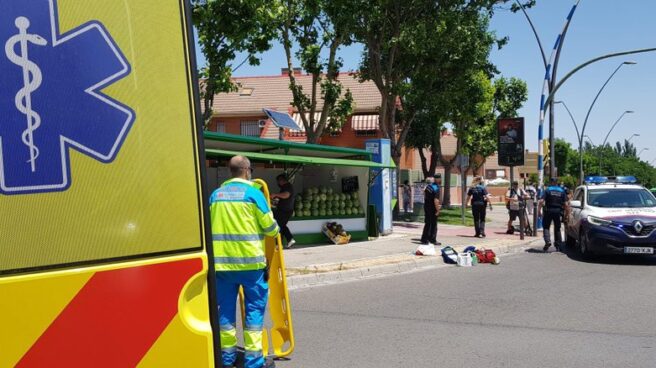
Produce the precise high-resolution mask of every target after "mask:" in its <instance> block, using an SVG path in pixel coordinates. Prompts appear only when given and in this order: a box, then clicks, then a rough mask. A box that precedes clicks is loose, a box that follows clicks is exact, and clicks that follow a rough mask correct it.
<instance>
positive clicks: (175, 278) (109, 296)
mask: <svg viewBox="0 0 656 368" xmlns="http://www.w3.org/2000/svg"><path fill="white" fill-rule="evenodd" d="M201 270H202V261H201V259H199V258H197V259H190V260H184V261H178V262H169V263H161V264H155V265H148V266H141V267H132V268H125V269H120V270H112V271H103V272H98V273H96V274H95V275H93V276H92V277H91V279H89V281H88V282H87V283H86V284H85V285H84V287H82V289H80V291H79V292H78V294H77V295H76V296H75V298H73V300H71V302H70V303H69V304H68V305H67V306H66V308H64V310H63V311H62V312H61V313H60V314H59V316H58V317H57V318H56V319H55V320H54V321H53V322H52V324H51V325H50V326H49V327H48V328H47V329H46V331H45V332H44V333H43V335H41V337H40V338H39V339H38V340H37V341H36V343H35V344H34V345H33V346H32V347H31V348H30V350H29V351H28V352H27V353H26V354H25V355H24V356H23V358H22V359H21V360H20V362H19V363H18V365H17V366H18V367H134V366H136V365H137V364H138V363H139V362H140V361H141V359H142V358H143V357H144V355H145V354H146V353H147V352H148V350H149V349H150V348H151V346H152V345H153V344H154V343H155V341H156V340H157V338H158V337H159V336H160V335H161V334H162V332H163V331H164V329H165V328H166V327H167V326H168V324H169V323H170V322H171V320H172V319H173V317H174V316H175V315H176V314H177V312H178V297H179V295H180V292H181V290H182V287H183V286H184V284H185V283H186V282H187V281H188V280H189V279H190V278H191V276H193V275H194V274H196V273H198V272H200V271H201Z"/></svg>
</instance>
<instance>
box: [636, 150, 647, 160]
mask: <svg viewBox="0 0 656 368" xmlns="http://www.w3.org/2000/svg"><path fill="white" fill-rule="evenodd" d="M645 151H649V148H643V149H641V150H640V152H638V154H637V155H636V157H638V158H640V155H641V154H642V153H643V152H645Z"/></svg>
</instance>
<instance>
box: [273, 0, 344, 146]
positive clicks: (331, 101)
mask: <svg viewBox="0 0 656 368" xmlns="http://www.w3.org/2000/svg"><path fill="white" fill-rule="evenodd" d="M351 2H352V1H350V0H277V1H272V3H273V4H278V8H279V9H280V12H279V18H278V22H277V24H278V29H279V38H280V41H281V42H282V45H283V47H284V49H285V55H286V59H287V66H288V68H289V88H290V89H291V91H292V95H293V101H292V105H293V106H294V107H296V109H297V110H298V112H299V113H300V116H301V120H302V123H303V125H304V127H305V131H306V133H307V141H308V143H315V142H317V141H318V139H319V138H321V136H322V135H324V134H325V133H327V132H330V131H336V130H338V129H340V128H341V127H342V125H343V124H344V123H345V122H346V118H347V117H348V116H349V115H351V114H352V113H353V110H354V108H355V106H354V101H353V96H352V95H351V92H350V91H349V90H346V91H343V88H342V84H341V83H340V82H339V81H338V76H339V70H340V68H341V67H342V65H343V61H342V60H341V58H339V57H338V56H337V53H338V51H339V49H340V47H342V46H348V45H350V44H351V43H352V38H351V35H352V32H351V27H352V23H350V22H351V21H353V19H352V18H351V17H350V13H349V6H348V5H349V4H350V3H351ZM294 49H296V51H294ZM326 54H327V55H326ZM293 56H296V58H297V59H298V60H299V61H300V67H301V69H303V70H305V71H306V72H307V73H309V74H311V75H312V83H311V84H310V85H309V86H306V87H309V90H308V91H306V90H304V88H303V85H301V84H300V83H298V82H297V80H296V77H295V75H294V65H293ZM320 102H321V103H320ZM317 112H321V114H320V116H319V117H318V118H317V116H316V114H315V113H317Z"/></svg>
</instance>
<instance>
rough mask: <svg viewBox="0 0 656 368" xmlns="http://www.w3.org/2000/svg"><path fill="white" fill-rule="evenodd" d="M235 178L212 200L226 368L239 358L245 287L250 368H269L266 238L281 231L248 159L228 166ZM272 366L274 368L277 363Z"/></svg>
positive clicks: (247, 363) (247, 365)
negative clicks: (264, 329) (239, 315)
mask: <svg viewBox="0 0 656 368" xmlns="http://www.w3.org/2000/svg"><path fill="white" fill-rule="evenodd" d="M228 165H229V168H230V173H231V175H232V179H230V180H228V181H226V182H225V183H223V185H221V187H220V188H219V189H217V190H216V191H215V192H214V193H212V196H211V197H210V214H211V218H212V241H213V242H212V243H213V249H214V264H215V271H216V294H217V300H218V303H219V324H220V328H219V330H220V335H221V353H222V355H223V365H224V366H225V367H233V366H234V364H235V360H236V358H237V330H236V327H235V326H236V324H235V320H236V305H237V294H238V292H239V287H240V286H241V287H242V288H243V290H244V297H245V298H244V305H245V309H246V313H245V323H244V350H245V354H244V357H245V359H244V367H245V368H261V367H264V366H265V360H264V357H263V355H262V325H263V323H264V321H263V320H264V313H265V308H266V304H267V299H268V293H269V285H268V283H267V280H268V275H266V273H267V261H266V258H265V252H264V250H265V237H266V236H275V235H277V234H278V232H279V227H278V224H276V221H275V220H274V219H273V213H272V212H271V209H270V208H269V205H268V203H267V200H266V198H265V197H264V194H263V193H262V192H261V191H260V190H259V189H258V188H257V187H255V186H254V184H253V183H252V182H251V181H250V180H251V173H252V171H253V169H252V167H251V163H250V161H249V160H248V158H246V157H243V156H235V157H233V158H232V159H231V160H230V163H229V164H228ZM266 366H267V367H272V366H274V364H273V361H270V362H268V364H267V365H266Z"/></svg>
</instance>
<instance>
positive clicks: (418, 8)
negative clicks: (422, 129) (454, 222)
mask: <svg viewBox="0 0 656 368" xmlns="http://www.w3.org/2000/svg"><path fill="white" fill-rule="evenodd" d="M507 1H508V0H445V1H434V0H405V1H399V0H377V1H369V0H353V2H354V3H357V4H358V5H357V6H354V7H353V11H352V12H351V14H353V16H354V18H355V19H356V25H357V26H356V28H355V37H356V39H357V40H358V41H359V42H361V43H363V44H364V52H363V58H362V61H361V65H360V70H361V72H360V77H361V79H363V80H371V81H373V82H374V83H375V84H376V87H377V88H378V90H379V92H380V95H381V106H380V114H379V124H380V129H381V131H382V132H383V136H384V137H385V138H388V139H389V140H390V142H391V148H392V158H393V160H394V162H395V163H396V164H397V166H398V164H399V160H400V158H401V153H402V149H403V146H404V144H405V143H406V139H407V137H408V134H409V130H410V127H411V126H412V125H413V122H414V121H415V119H414V118H415V117H416V114H417V113H418V112H420V111H421V109H417V108H413V107H412V103H411V102H410V101H409V99H408V97H409V96H407V95H406V94H407V93H408V92H410V93H412V91H413V90H415V88H414V86H415V85H416V83H417V81H416V79H417V77H419V71H420V70H422V68H424V67H430V66H437V65H440V63H439V62H438V61H437V59H439V58H440V57H441V56H443V55H445V54H446V53H448V52H451V51H453V52H454V54H455V55H454V56H453V57H452V58H451V61H450V63H451V64H452V65H453V66H456V67H457V66H458V64H462V63H464V64H467V63H468V62H469V61H470V60H471V58H470V56H473V58H474V59H475V60H478V59H477V58H476V55H477V53H474V54H472V55H467V54H464V55H463V54H460V53H459V51H460V50H461V48H460V46H461V45H466V44H467V43H466V42H465V43H462V42H458V40H462V39H463V37H467V33H468V31H472V32H474V33H473V35H472V36H475V35H476V34H477V31H476V30H474V29H472V28H471V27H470V25H471V24H472V23H476V22H479V19H477V18H478V17H479V16H485V17H489V16H491V15H492V14H493V11H494V9H495V7H496V6H498V4H502V3H506V2H507ZM529 5H530V4H529ZM458 20H460V23H459V22H458ZM453 27H455V29H454V28H453ZM463 28H464V29H463ZM444 29H446V30H450V31H458V32H455V33H459V34H460V38H456V39H453V40H451V39H448V38H445V37H443V35H444V33H445V32H443V31H442V30H444ZM486 29H487V28H486ZM500 42H501V43H503V42H505V39H504V40H500ZM483 44H484V42H483ZM441 77H443V78H450V76H449V75H446V76H444V75H442V76H441ZM433 82H434V83H439V82H440V80H435V81H433ZM397 115H400V116H397Z"/></svg>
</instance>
